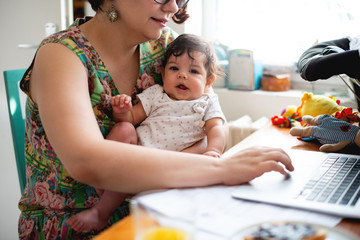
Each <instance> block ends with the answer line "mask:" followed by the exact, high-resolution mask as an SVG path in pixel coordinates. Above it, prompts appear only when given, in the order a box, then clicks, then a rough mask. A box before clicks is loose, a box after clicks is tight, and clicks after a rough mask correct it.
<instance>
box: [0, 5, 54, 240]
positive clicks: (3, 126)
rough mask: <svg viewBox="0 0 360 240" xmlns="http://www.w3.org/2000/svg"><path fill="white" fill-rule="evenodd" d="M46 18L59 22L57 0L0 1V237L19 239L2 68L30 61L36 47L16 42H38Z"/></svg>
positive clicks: (17, 193) (16, 187)
mask: <svg viewBox="0 0 360 240" xmlns="http://www.w3.org/2000/svg"><path fill="white" fill-rule="evenodd" d="M47 22H53V23H56V24H57V25H58V26H60V0H31V1H29V0H1V1H0V29H1V32H2V33H1V38H0V53H1V57H0V72H1V74H0V152H1V161H0V189H2V193H1V199H0V210H1V217H0V239H4V240H12V239H18V236H17V224H18V217H19V213H20V212H19V210H18V208H17V204H18V201H19V199H20V189H19V183H18V177H17V170H16V165H15V156H14V151H13V145H12V139H11V131H10V123H9V116H8V110H7V106H6V98H5V89H4V79H3V74H2V72H3V71H4V70H8V69H17V68H26V67H28V66H29V65H30V63H31V60H32V58H33V55H34V53H35V49H20V48H18V45H19V44H38V43H40V41H41V40H42V38H43V37H44V36H45V23H47Z"/></svg>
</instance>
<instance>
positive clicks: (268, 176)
mask: <svg viewBox="0 0 360 240" xmlns="http://www.w3.org/2000/svg"><path fill="white" fill-rule="evenodd" d="M286 152H287V153H288V154H289V155H290V157H291V159H292V161H293V165H294V167H295V170H294V171H293V172H291V173H289V175H287V176H283V175H282V174H280V173H278V172H269V173H265V174H263V175H262V176H261V177H258V178H255V179H254V180H252V181H250V182H249V183H247V184H243V185H240V186H238V187H237V188H236V189H235V190H234V191H233V192H232V197H233V198H238V199H242V200H250V201H256V202H263V203H269V204H275V205H280V206H287V207H294V208H299V209H306V210H310V211H316V212H321V213H326V214H331V215H336V216H340V217H343V218H355V219H360V155H348V154H340V153H323V152H314V151H306V150H287V151H286Z"/></svg>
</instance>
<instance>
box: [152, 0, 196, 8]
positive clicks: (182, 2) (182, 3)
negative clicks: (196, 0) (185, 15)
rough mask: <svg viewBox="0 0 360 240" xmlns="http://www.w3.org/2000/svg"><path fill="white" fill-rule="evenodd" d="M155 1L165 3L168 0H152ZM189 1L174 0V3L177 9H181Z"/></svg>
mask: <svg viewBox="0 0 360 240" xmlns="http://www.w3.org/2000/svg"><path fill="white" fill-rule="evenodd" d="M154 1H155V2H157V3H160V4H167V3H168V2H169V1H170V0H154ZM188 2H189V0H176V5H177V6H178V8H179V9H182V8H184V7H185V6H186V4H187V3H188Z"/></svg>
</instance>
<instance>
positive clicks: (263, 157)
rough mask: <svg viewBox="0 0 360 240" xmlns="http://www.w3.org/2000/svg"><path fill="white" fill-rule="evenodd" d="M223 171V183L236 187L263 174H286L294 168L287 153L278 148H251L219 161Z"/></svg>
mask: <svg viewBox="0 0 360 240" xmlns="http://www.w3.org/2000/svg"><path fill="white" fill-rule="evenodd" d="M219 164H220V165H221V167H222V168H223V169H224V171H223V172H224V176H223V183H224V184H225V185H236V184H241V183H245V182H249V181H250V180H252V179H254V178H256V177H259V176H261V175H262V174H263V173H265V172H270V171H277V172H279V173H281V174H284V175H285V174H287V173H286V171H285V169H284V166H285V168H286V169H287V170H289V171H293V170H294V167H293V165H292V163H291V160H290V157H289V156H288V155H287V153H286V152H285V151H284V150H282V149H279V148H269V147H261V146H259V147H251V148H247V149H243V150H241V151H239V152H237V153H235V154H233V155H231V156H228V157H225V158H222V159H221V160H219Z"/></svg>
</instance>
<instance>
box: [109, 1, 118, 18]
mask: <svg viewBox="0 0 360 240" xmlns="http://www.w3.org/2000/svg"><path fill="white" fill-rule="evenodd" d="M106 16H107V17H108V19H109V21H110V22H116V21H117V20H118V19H119V12H118V11H117V10H116V9H115V8H114V0H112V1H111V8H110V9H109V10H107V11H106Z"/></svg>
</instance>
